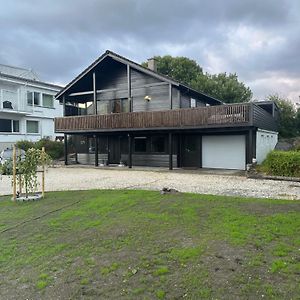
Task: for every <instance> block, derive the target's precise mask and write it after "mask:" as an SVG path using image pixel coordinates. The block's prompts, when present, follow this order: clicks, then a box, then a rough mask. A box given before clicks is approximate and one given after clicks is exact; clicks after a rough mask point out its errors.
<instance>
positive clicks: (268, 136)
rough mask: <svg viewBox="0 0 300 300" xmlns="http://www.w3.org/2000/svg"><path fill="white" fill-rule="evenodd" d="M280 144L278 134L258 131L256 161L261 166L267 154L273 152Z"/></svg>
mask: <svg viewBox="0 0 300 300" xmlns="http://www.w3.org/2000/svg"><path fill="white" fill-rule="evenodd" d="M277 142H278V133H277V132H273V131H267V130H263V129H258V130H257V132H256V160H257V163H258V164H261V163H262V162H263V161H264V159H265V158H266V156H267V154H268V153H269V152H270V151H272V150H273V149H274V148H275V146H276V144H277Z"/></svg>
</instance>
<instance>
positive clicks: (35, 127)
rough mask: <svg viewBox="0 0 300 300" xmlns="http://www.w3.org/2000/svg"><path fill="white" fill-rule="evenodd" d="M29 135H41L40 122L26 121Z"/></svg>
mask: <svg viewBox="0 0 300 300" xmlns="http://www.w3.org/2000/svg"><path fill="white" fill-rule="evenodd" d="M26 131H27V133H39V121H29V120H27V121H26Z"/></svg>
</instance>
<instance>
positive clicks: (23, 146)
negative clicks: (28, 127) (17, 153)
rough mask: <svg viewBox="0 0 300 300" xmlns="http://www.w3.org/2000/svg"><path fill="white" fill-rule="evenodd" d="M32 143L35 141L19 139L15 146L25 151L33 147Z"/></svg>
mask: <svg viewBox="0 0 300 300" xmlns="http://www.w3.org/2000/svg"><path fill="white" fill-rule="evenodd" d="M34 144H35V143H34V142H31V141H27V140H21V141H18V142H17V143H16V146H17V148H19V149H23V150H24V151H27V150H28V149H30V148H34Z"/></svg>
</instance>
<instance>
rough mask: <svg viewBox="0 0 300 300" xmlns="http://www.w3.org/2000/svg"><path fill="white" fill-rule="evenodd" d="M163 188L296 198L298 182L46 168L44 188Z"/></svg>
mask: <svg viewBox="0 0 300 300" xmlns="http://www.w3.org/2000/svg"><path fill="white" fill-rule="evenodd" d="M163 187H169V188H174V189H177V190H179V191H181V192H192V193H201V194H214V195H229V196H232V195H234V196H249V197H264V198H266V197H267V198H268V197H270V198H282V199H294V200H300V183H297V182H287V181H273V180H257V179H247V178H245V177H244V176H233V175H219V174H207V173H205V172H201V171H186V170H174V171H166V170H142V169H131V170H129V169H127V168H126V169H117V168H112V169H101V168H87V167H57V168H49V169H48V171H47V173H46V191H60V190H86V189H124V188H127V189H147V190H148V189H149V190H160V189H162V188H163ZM8 194H11V178H10V177H8V176H2V178H1V179H0V195H8Z"/></svg>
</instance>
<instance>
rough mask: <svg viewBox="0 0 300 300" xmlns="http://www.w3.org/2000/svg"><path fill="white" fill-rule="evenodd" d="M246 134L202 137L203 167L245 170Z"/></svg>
mask: <svg viewBox="0 0 300 300" xmlns="http://www.w3.org/2000/svg"><path fill="white" fill-rule="evenodd" d="M245 166H246V141H245V135H208V136H203V137H202V167H203V168H218V169H237V170H245Z"/></svg>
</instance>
